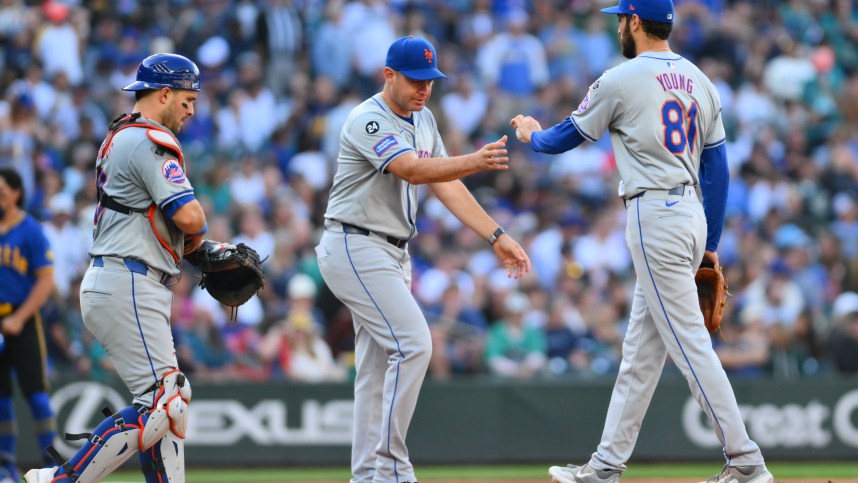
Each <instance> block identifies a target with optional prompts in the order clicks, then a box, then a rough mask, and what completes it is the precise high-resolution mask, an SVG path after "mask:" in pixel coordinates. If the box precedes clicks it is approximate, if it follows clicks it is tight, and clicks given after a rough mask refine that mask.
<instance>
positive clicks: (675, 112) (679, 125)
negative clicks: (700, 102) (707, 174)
mask: <svg viewBox="0 0 858 483" xmlns="http://www.w3.org/2000/svg"><path fill="white" fill-rule="evenodd" d="M686 120H688V126H687V127H686V126H685V121H686ZM661 124H662V126H664V147H665V148H667V150H668V151H670V152H671V153H673V154H682V153H684V152H685V146H686V145H689V144H690V145H691V146H690V149H691V154H694V141H695V140H696V139H697V103H696V102H692V103H691V109H689V110H688V114H687V115H686V114H685V110H684V109H683V108H682V104H680V103H679V101H667V102H665V103H664V104H663V105H662V106H661Z"/></svg>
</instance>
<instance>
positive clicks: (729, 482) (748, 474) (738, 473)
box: [700, 465, 775, 483]
mask: <svg viewBox="0 0 858 483" xmlns="http://www.w3.org/2000/svg"><path fill="white" fill-rule="evenodd" d="M774 481H775V478H774V477H773V476H772V474H771V473H769V470H768V469H766V465H756V466H724V469H723V470H721V472H720V473H718V474H717V475H715V476H713V477H712V478H709V479H708V480H706V481H701V482H700V483H773V482H774Z"/></svg>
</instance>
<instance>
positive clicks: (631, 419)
mask: <svg viewBox="0 0 858 483" xmlns="http://www.w3.org/2000/svg"><path fill="white" fill-rule="evenodd" d="M720 112H721V105H720V100H719V97H718V94H717V91H716V90H715V87H714V86H713V85H712V83H711V82H710V81H709V79H708V78H707V77H706V76H705V75H704V74H703V73H702V72H701V71H700V70H699V69H698V68H697V67H696V66H695V65H694V64H692V63H691V62H689V61H688V60H686V59H684V58H682V57H680V56H678V55H676V54H674V53H671V52H646V53H644V54H642V55H639V56H638V57H636V58H634V59H632V60H629V61H628V62H625V63H623V64H621V65H620V66H618V67H616V68H614V69H611V70H609V71H607V72H605V73H604V75H602V77H601V78H600V79H599V80H597V81H596V82H595V83H593V85H592V86H591V87H590V90H589V92H588V94H587V97H585V99H584V101H583V102H582V103H581V105H580V106H579V108H578V110H577V111H576V112H575V113H573V114H572V115H571V117H570V119H571V121H572V123H573V124H574V125H575V127H577V129H578V131H579V132H580V134H581V135H582V136H583V137H584V138H586V139H589V140H591V141H592V140H595V139H596V138H597V137H599V136H600V135H601V133H602V132H604V130H605V129H608V131H609V132H610V136H611V143H612V145H613V149H614V155H615V157H616V160H617V167H618V170H619V173H620V176H621V177H622V182H621V184H620V188H619V194H620V196H622V197H623V198H624V199H626V200H627V201H626V205H627V210H628V224H627V227H626V241H627V243H628V246H629V249H630V250H631V254H632V258H633V262H634V267H635V272H636V273H637V276H638V277H637V283H636V286H635V293H634V299H633V302H632V310H631V317H630V320H629V328H628V332H627V334H626V337H625V340H624V341H623V359H622V363H621V365H620V370H619V375H618V377H617V382H616V385H615V386H614V391H613V395H612V397H611V403H610V406H609V408H608V415H607V418H606V422H605V428H604V433H603V434H602V440H601V443H600V444H599V447H598V449H597V450H596V452H595V453H594V454H593V456H592V459H591V460H590V466H591V467H593V468H596V469H599V470H609V469H620V470H625V465H624V463H625V462H626V461H628V459H629V458H630V456H631V454H632V450H633V448H634V445H635V441H636V440H637V436H638V432H639V430H640V427H641V423H642V421H643V418H644V414H645V413H646V410H647V407H648V406H649V403H650V400H651V398H652V394H653V391H654V390H655V387H656V384H657V383H658V380H659V377H660V376H661V372H662V368H663V366H664V363H665V360H666V357H667V355H670V357H671V359H672V360H673V361H674V362H675V363H676V366H677V367H678V368H679V369H680V371H682V374H683V375H684V376H685V378H686V379H687V380H688V383H689V386H690V388H691V392H692V393H693V395H694V397H695V398H696V399H697V401H698V403H699V404H700V406H701V407H702V408H703V410H704V412H705V413H706V414H707V416H709V418H710V421H711V422H712V425H713V427H714V428H715V432H716V434H717V436H718V438H719V440H720V441H721V442H722V443H723V445H724V452H725V455H726V456H727V458H728V460H730V464H731V465H736V466H745V465H759V464H762V463H763V457H762V454H761V453H760V450H759V448H758V447H757V445H756V443H754V442H753V441H751V440H750V439H749V437H748V434H747V432H746V430H745V426H744V424H743V422H742V416H741V414H740V413H739V408H738V406H737V403H736V398H735V396H734V394H733V390H732V387H731V386H730V382H729V380H728V379H727V376H726V374H725V372H724V370H723V368H722V367H721V363H720V361H719V360H718V357H717V355H716V354H715V352H714V351H713V349H712V344H711V341H710V337H709V333H708V331H707V330H706V328H705V327H704V324H703V316H702V314H701V312H700V310H699V306H698V299H697V291H696V285H695V283H694V274H695V272H696V270H697V268H698V267H699V266H700V263H701V261H702V259H703V253H704V250H705V247H706V243H707V225H706V217H705V214H704V210H703V207H702V205H701V203H700V201H699V194H698V191H699V180H698V171H699V169H700V156H701V153H702V152H703V150H704V149H709V148H713V147H717V146H719V145H721V144H723V143H724V142H725V139H724V137H725V134H724V127H723V125H722V122H721V114H720Z"/></svg>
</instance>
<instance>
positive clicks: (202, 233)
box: [194, 222, 209, 235]
mask: <svg viewBox="0 0 858 483" xmlns="http://www.w3.org/2000/svg"><path fill="white" fill-rule="evenodd" d="M207 231H209V222H206V224H205V225H203V227H202V228H201V229H200V231H198V232H196V233H194V235H205V234H206V232H207Z"/></svg>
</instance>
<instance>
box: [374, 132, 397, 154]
mask: <svg viewBox="0 0 858 483" xmlns="http://www.w3.org/2000/svg"><path fill="white" fill-rule="evenodd" d="M397 144H399V141H397V140H396V138H395V137H393V136H387V137H385V138H382V140H381V141H379V142H377V143H375V146H373V147H372V149H373V151H375V155H376V156H379V157H380V156H381V155H382V154H384V153H386V152H387V150H388V149H390V148H392V147H393V146H396V145H397Z"/></svg>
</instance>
